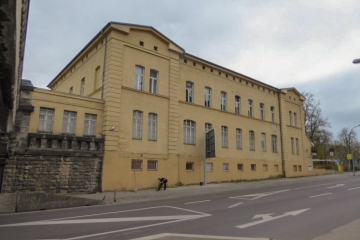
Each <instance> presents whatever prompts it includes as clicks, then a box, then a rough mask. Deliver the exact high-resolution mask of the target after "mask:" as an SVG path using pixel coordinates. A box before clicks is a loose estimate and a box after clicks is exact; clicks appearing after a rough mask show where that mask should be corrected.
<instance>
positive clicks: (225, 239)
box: [132, 233, 269, 240]
mask: <svg viewBox="0 0 360 240" xmlns="http://www.w3.org/2000/svg"><path fill="white" fill-rule="evenodd" d="M170 237H180V238H184V239H201V238H203V239H204V238H205V239H223V240H269V238H248V237H246V238H245V237H226V236H210V235H196V234H179V233H160V234H156V235H152V236H146V237H141V238H134V239H132V240H158V239H165V238H166V239H170Z"/></svg>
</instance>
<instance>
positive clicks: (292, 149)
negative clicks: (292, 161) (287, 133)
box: [290, 138, 295, 154]
mask: <svg viewBox="0 0 360 240" xmlns="http://www.w3.org/2000/svg"><path fill="white" fill-rule="evenodd" d="M290 140H291V154H295V151H294V138H291V139H290Z"/></svg>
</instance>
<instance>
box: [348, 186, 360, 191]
mask: <svg viewBox="0 0 360 240" xmlns="http://www.w3.org/2000/svg"><path fill="white" fill-rule="evenodd" d="M359 188H360V187H355V188H349V189H348V190H350V191H351V190H355V189H359Z"/></svg>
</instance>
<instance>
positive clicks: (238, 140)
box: [236, 128, 242, 149]
mask: <svg viewBox="0 0 360 240" xmlns="http://www.w3.org/2000/svg"><path fill="white" fill-rule="evenodd" d="M236 149H242V130H241V129H240V128H237V129H236Z"/></svg>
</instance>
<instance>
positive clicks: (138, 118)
mask: <svg viewBox="0 0 360 240" xmlns="http://www.w3.org/2000/svg"><path fill="white" fill-rule="evenodd" d="M132 138H133V139H141V138H142V112H141V111H137V110H135V111H134V112H133V126H132Z"/></svg>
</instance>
